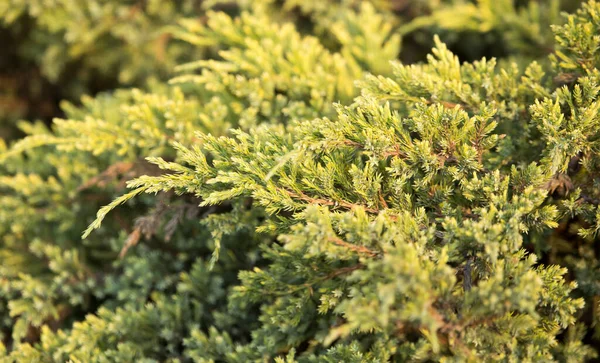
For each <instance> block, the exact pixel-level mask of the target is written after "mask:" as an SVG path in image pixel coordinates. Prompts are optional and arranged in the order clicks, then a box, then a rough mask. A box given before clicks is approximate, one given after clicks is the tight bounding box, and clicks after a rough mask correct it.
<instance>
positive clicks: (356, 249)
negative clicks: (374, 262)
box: [328, 237, 378, 257]
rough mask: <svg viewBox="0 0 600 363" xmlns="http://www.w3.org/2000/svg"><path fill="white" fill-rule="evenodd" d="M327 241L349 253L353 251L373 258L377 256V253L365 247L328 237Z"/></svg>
mask: <svg viewBox="0 0 600 363" xmlns="http://www.w3.org/2000/svg"><path fill="white" fill-rule="evenodd" d="M328 241H330V242H333V243H334V244H336V245H338V246H341V247H346V248H348V249H349V250H351V251H354V252H356V253H362V254H366V255H369V256H370V257H375V256H377V255H378V253H377V252H375V251H372V250H370V249H369V248H367V247H365V246H357V245H354V244H352V243H348V242H346V241H344V240H342V239H340V238H338V237H329V239H328Z"/></svg>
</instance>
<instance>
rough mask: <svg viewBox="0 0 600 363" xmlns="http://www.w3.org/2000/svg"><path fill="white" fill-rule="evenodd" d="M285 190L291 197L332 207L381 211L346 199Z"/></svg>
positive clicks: (372, 211) (374, 212)
mask: <svg viewBox="0 0 600 363" xmlns="http://www.w3.org/2000/svg"><path fill="white" fill-rule="evenodd" d="M283 190H285V191H286V192H287V193H288V194H289V196H290V197H292V198H298V199H300V200H303V201H305V202H309V203H310V204H320V205H327V206H331V207H342V208H346V209H354V208H359V207H360V208H363V209H364V210H365V211H367V212H369V213H373V214H378V213H379V212H380V211H379V210H378V209H374V208H369V207H366V206H364V205H360V204H353V203H349V202H345V201H335V202H334V201H331V200H327V199H322V198H313V197H309V196H308V195H306V194H304V193H302V192H300V194H298V193H296V192H293V191H291V190H287V189H283Z"/></svg>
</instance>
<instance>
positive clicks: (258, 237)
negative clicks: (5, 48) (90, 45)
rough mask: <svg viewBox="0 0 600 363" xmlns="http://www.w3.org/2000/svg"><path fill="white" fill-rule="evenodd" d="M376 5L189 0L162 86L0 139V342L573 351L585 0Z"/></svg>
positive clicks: (589, 75)
mask: <svg viewBox="0 0 600 363" xmlns="http://www.w3.org/2000/svg"><path fill="white" fill-rule="evenodd" d="M66 3H69V2H65V4H66ZM110 3H111V2H110V1H109V2H107V4H110ZM323 4H325V5H323ZM397 5H398V4H397V3H396V2H394V1H370V2H366V1H360V2H359V1H341V2H337V1H331V2H312V1H308V2H298V1H294V0H287V1H284V2H283V5H282V4H281V3H280V2H273V1H257V2H247V1H239V2H238V3H237V4H235V5H233V6H234V8H235V10H231V9H230V8H228V7H227V6H229V5H227V6H225V9H224V10H225V11H221V10H223V9H222V8H218V6H224V5H222V2H220V1H213V2H210V1H209V2H207V4H205V7H204V9H208V8H209V7H210V6H217V8H214V9H216V10H206V19H204V20H203V21H198V20H197V19H192V18H187V19H178V21H176V22H174V23H173V24H176V25H173V26H171V27H170V28H169V34H170V36H172V37H174V38H176V39H179V41H180V42H181V43H182V44H185V46H184V48H182V49H192V50H193V52H194V54H197V55H198V56H199V57H201V58H202V59H199V60H195V61H191V62H187V63H183V64H181V65H179V66H178V67H176V69H175V72H176V73H175V74H174V75H173V76H172V77H170V80H169V81H168V82H163V81H160V80H155V81H153V82H149V83H148V84H147V85H146V86H144V87H139V88H130V89H119V90H114V91H112V92H109V93H102V94H99V95H97V96H95V97H91V96H84V97H82V98H81V102H80V103H79V104H76V103H73V102H66V101H65V102H63V103H62V104H61V106H62V110H63V112H64V114H65V115H64V117H62V118H57V119H55V120H54V121H53V124H52V126H51V128H48V127H47V126H46V125H45V124H44V123H41V122H21V123H20V124H19V126H20V128H21V130H22V131H23V132H25V133H26V134H27V135H28V136H26V137H25V138H22V139H19V140H17V141H14V142H8V143H7V142H4V141H2V140H1V139H0V160H1V161H2V163H1V164H0V236H1V237H2V238H1V240H0V257H1V259H2V265H1V266H0V282H1V283H0V317H1V319H0V332H1V335H0V336H1V338H2V340H1V342H2V343H1V344H0V359H2V360H5V361H7V362H13V361H14V362H32V361H40V362H63V361H73V362H115V361H116V362H130V361H147V362H158V361H161V362H162V361H167V362H187V361H198V362H249V361H256V362H264V361H276V362H282V363H283V362H375V361H376V362H387V361H393V362H403V361H473V362H478V361H544V362H546V361H570V362H579V361H585V360H588V359H592V358H594V357H596V356H597V355H598V353H599V351H598V349H597V346H598V343H599V340H598V336H599V334H600V330H599V329H600V328H598V326H599V324H600V314H599V313H598V311H599V310H598V309H599V308H600V305H598V301H599V300H598V298H599V296H600V290H599V286H600V262H599V261H600V260H599V257H600V256H599V255H598V254H599V252H598V251H599V249H598V231H600V206H599V205H600V189H599V188H598V185H597V180H596V179H597V175H598V173H599V172H600V166H599V165H598V161H597V160H599V157H600V155H598V154H599V153H600V148H599V146H598V132H599V131H598V130H600V128H599V126H600V116H599V111H600V103H599V102H600V101H598V93H599V92H600V85H599V81H600V72H599V70H598V68H599V66H600V55H599V54H600V53H599V49H600V38H599V36H598V35H597V34H598V31H599V28H600V15H599V14H600V3H597V2H595V1H593V0H591V1H589V2H587V3H585V4H582V6H581V8H580V9H579V10H577V11H575V12H573V13H570V14H568V13H563V14H562V16H558V15H557V14H558V12H559V10H560V9H561V4H560V2H558V1H553V2H550V3H549V4H547V5H539V4H538V3H537V2H534V1H532V2H527V4H525V5H515V4H513V2H509V1H497V2H489V1H478V2H475V3H471V2H467V1H465V2H454V3H452V4H446V3H444V4H442V5H439V6H434V2H423V3H422V4H421V5H420V6H422V8H421V9H429V10H430V11H429V10H427V11H424V12H427V13H428V14H426V15H418V16H416V17H414V19H413V20H407V17H406V16H405V15H404V14H403V13H402V11H401V10H399V9H398V8H396V7H395V6H397ZM107 6H109V5H107ZM115 6H116V5H115ZM182 6H184V5H182ZM415 8H418V6H416V5H415ZM219 9H220V10H219ZM548 9H552V11H548ZM1 10H4V11H5V12H4V13H3V12H2V11H1ZM6 11H7V10H6V9H2V8H0V14H4V15H2V16H4V17H6V16H7V15H6V14H7V13H6ZM9 13H10V12H9ZM333 13H335V14H336V15H335V16H331V15H332V14H333ZM305 17H307V18H308V20H306V19H305ZM303 19H304V20H303ZM403 21H404V23H403ZM550 24H553V25H552V27H551V31H552V34H553V36H554V39H551V37H549V36H547V34H548V33H547V32H548V31H550V30H549V27H550ZM506 29H509V30H510V31H509V32H505V33H504V36H503V37H502V39H500V40H499V39H497V38H493V36H495V35H494V34H496V35H497V34H500V33H502V32H503V31H504V30H506ZM543 29H546V31H544V30H543ZM419 32H420V33H419ZM433 32H440V34H441V35H442V36H443V37H444V39H449V40H452V38H453V37H454V38H455V37H458V36H460V35H461V34H464V32H476V33H481V34H482V36H484V35H485V36H487V35H490V34H492V35H493V36H492V38H481V39H480V41H479V43H477V47H478V48H479V51H482V52H483V53H485V49H486V47H487V46H488V42H489V39H495V40H494V42H496V43H495V44H500V43H502V44H503V47H504V49H505V50H506V54H501V56H503V58H499V59H496V58H489V57H488V58H480V59H477V60H468V61H464V60H461V59H459V57H458V56H457V55H456V53H455V52H453V51H452V50H450V49H449V47H448V46H447V45H446V43H445V42H444V41H442V38H440V37H439V36H433V37H432V41H433V43H434V47H433V49H432V50H431V51H430V53H429V55H427V56H426V58H425V59H423V60H422V61H420V62H416V63H414V64H408V63H406V62H403V61H400V60H399V56H400V54H402V53H403V52H405V50H403V49H402V52H401V47H400V45H401V37H402V44H406V45H407V46H408V47H409V48H408V49H414V47H415V44H416V40H417V39H418V38H419V36H417V35H416V34H417V33H418V34H420V36H422V35H423V34H428V33H433ZM411 36H415V38H411ZM425 43H426V42H425ZM461 49H462V48H461V47H460V46H459V47H457V50H458V51H461ZM549 49H551V50H550V51H549ZM548 53H549V54H548ZM469 54H476V52H475V53H469ZM122 55H123V54H118V56H122ZM137 55H139V54H138V53H136V56H137ZM187 56H189V54H188V55H187ZM128 65H129V66H133V68H135V63H133V62H132V63H128ZM123 69H126V68H123ZM138 70H139V69H138ZM149 73H150V74H153V73H154V71H149ZM140 76H141V77H142V78H143V77H146V75H142V74H140ZM82 234H83V239H82Z"/></svg>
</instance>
